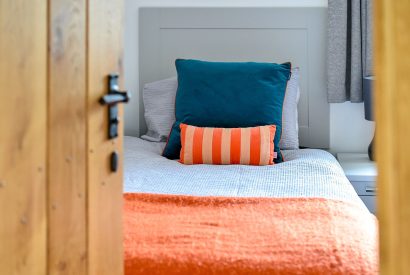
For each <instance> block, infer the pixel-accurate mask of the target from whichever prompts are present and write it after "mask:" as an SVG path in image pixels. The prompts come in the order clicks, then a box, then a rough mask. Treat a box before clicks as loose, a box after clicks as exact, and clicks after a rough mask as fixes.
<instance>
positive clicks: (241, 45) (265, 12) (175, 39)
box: [139, 7, 329, 148]
mask: <svg viewBox="0 0 410 275" xmlns="http://www.w3.org/2000/svg"><path fill="white" fill-rule="evenodd" d="M325 43H326V8H321V7H314V8H306V7H304V8H280V7H279V8H141V9H140V11H139V84H140V91H142V87H143V85H144V84H145V83H148V82H151V81H155V80H159V79H163V78H167V77H170V76H174V75H176V72H175V66H174V61H175V59H176V58H195V59H202V60H210V61H265V62H286V61H291V62H292V64H293V66H298V67H300V75H301V80H300V88H301V98H300V103H299V107H298V110H299V133H300V134H299V138H300V144H301V146H307V147H313V148H328V147H329V105H328V103H327V96H326V73H325V69H326V67H325V66H326V65H325V64H326V62H325V52H326V51H325V46H326V44H325ZM139 96H140V97H139V107H140V112H139V114H140V116H139V119H140V121H139V125H140V131H139V132H140V133H144V132H145V131H146V126H145V121H144V115H143V114H144V107H143V103H142V96H141V93H140V95H139Z"/></svg>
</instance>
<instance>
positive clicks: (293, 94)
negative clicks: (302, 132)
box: [141, 68, 300, 150]
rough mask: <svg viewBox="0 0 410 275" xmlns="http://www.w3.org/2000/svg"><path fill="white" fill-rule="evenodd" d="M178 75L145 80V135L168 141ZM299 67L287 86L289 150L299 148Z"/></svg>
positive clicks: (285, 139) (283, 143) (285, 138)
mask: <svg viewBox="0 0 410 275" xmlns="http://www.w3.org/2000/svg"><path fill="white" fill-rule="evenodd" d="M177 88H178V81H177V78H176V77H172V78H167V79H164V80H159V81H156V82H152V83H148V84H145V86H144V90H143V95H142V96H143V101H144V107H145V114H144V115H145V121H146V123H147V128H148V131H147V133H146V134H145V135H143V136H141V138H142V139H145V140H148V141H154V142H161V141H166V140H167V138H168V135H169V132H170V131H171V127H172V125H173V124H174V122H175V95H176V90H177ZM299 96H300V92H299V68H292V76H291V78H290V80H289V81H288V85H287V87H286V95H285V100H284V103H283V117H282V138H281V140H280V143H279V147H280V148H281V149H285V150H291V149H298V148H299V136H298V133H299V127H298V108H297V105H298V102H299Z"/></svg>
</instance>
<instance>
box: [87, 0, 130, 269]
mask: <svg viewBox="0 0 410 275" xmlns="http://www.w3.org/2000/svg"><path fill="white" fill-rule="evenodd" d="M88 3H89V7H88V11H89V18H88V24H89V25H88V114H89V115H88V126H87V127H88V234H89V237H88V247H89V266H88V270H89V274H95V275H104V274H110V275H111V274H122V273H123V244H122V242H123V239H122V205H123V204H122V189H123V187H122V177H123V170H122V168H123V160H122V159H121V158H120V164H119V170H118V171H117V172H116V173H112V172H110V168H109V158H110V155H111V153H112V152H113V151H117V152H118V153H119V155H120V156H121V157H122V156H123V154H122V137H123V132H122V129H123V124H122V123H123V122H122V121H120V127H119V128H120V132H119V137H118V138H116V139H115V140H108V138H107V129H108V125H107V123H108V119H107V116H108V108H107V107H103V106H101V105H100V104H99V103H98V100H99V98H100V97H101V96H102V95H104V94H105V93H107V91H108V79H107V75H108V74H109V73H111V72H119V73H121V71H122V64H121V63H122V61H121V57H122V32H123V28H122V24H123V14H122V13H123V3H122V1H121V0H119V1H112V0H89V1H88ZM120 79H122V76H121V78H120ZM120 86H121V85H120ZM119 108H120V117H121V118H122V117H123V112H122V106H121V105H119Z"/></svg>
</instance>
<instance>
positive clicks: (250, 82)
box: [163, 59, 291, 163]
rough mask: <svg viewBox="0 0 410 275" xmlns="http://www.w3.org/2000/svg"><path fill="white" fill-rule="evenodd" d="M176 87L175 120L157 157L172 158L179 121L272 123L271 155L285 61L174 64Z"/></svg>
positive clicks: (177, 148) (175, 156) (222, 125)
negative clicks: (160, 153) (176, 76)
mask: <svg viewBox="0 0 410 275" xmlns="http://www.w3.org/2000/svg"><path fill="white" fill-rule="evenodd" d="M175 65H176V70H177V73H178V89H177V94H176V99H175V118H176V122H175V123H174V125H173V126H172V129H171V133H170V135H169V137H168V142H167V145H166V146H165V149H164V152H163V156H165V157H167V158H169V159H178V158H179V152H180V150H181V140H180V128H179V124H180V123H181V122H183V123H185V124H188V125H194V126H199V127H220V128H237V127H253V126H262V125H271V124H274V125H276V134H275V139H274V144H275V152H277V157H276V158H275V159H274V162H275V163H279V162H282V161H283V157H282V154H281V153H280V149H279V141H280V137H281V131H282V107H283V101H284V98H285V92H286V84H287V81H288V80H289V78H290V69H291V64H290V63H284V64H275V63H256V62H205V61H199V60H183V59H177V60H176V61H175Z"/></svg>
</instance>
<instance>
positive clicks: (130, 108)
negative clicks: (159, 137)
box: [124, 0, 374, 153]
mask: <svg viewBox="0 0 410 275" xmlns="http://www.w3.org/2000/svg"><path fill="white" fill-rule="evenodd" d="M155 6H159V7H248V6H252V7H295V6H297V7H323V6H327V0H196V1H194V0H125V34H124V75H125V87H126V88H127V89H128V90H129V91H131V92H133V95H134V96H133V99H132V100H131V102H130V103H129V104H128V105H127V106H126V107H125V120H127V121H128V123H129V121H132V122H133V123H131V124H133V125H132V127H130V126H128V127H127V126H126V128H125V134H126V135H134V136H138V135H139V133H138V131H136V130H135V129H138V128H139V125H138V124H139V122H138V120H139V119H138V108H139V107H138V106H139V102H138V89H139V83H138V9H139V8H140V7H155ZM323 54H326V53H323ZM373 129H374V123H373V122H368V121H366V120H365V119H364V111H363V104H359V103H350V102H346V103H343V104H331V105H330V151H331V152H332V153H337V152H365V151H366V150H367V146H368V144H369V143H370V140H371V138H372V136H373V131H374V130H373Z"/></svg>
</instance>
